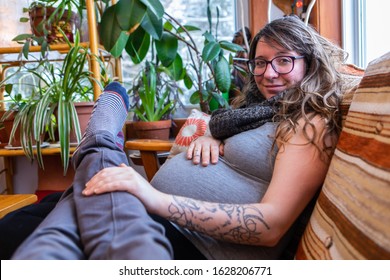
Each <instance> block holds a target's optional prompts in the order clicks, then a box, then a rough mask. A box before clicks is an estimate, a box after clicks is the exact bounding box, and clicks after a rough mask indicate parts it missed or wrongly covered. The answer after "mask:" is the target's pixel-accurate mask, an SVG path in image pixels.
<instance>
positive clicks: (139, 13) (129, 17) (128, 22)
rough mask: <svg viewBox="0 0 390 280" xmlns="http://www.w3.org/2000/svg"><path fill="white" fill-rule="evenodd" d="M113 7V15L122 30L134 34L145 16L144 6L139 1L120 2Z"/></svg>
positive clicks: (125, 0)
mask: <svg viewBox="0 0 390 280" xmlns="http://www.w3.org/2000/svg"><path fill="white" fill-rule="evenodd" d="M114 6H115V15H116V19H117V21H118V24H119V26H120V27H121V29H122V30H124V31H127V32H129V33H130V34H131V33H132V32H134V31H135V30H136V29H137V28H138V26H139V25H140V24H141V21H142V19H143V17H144V16H145V14H146V6H145V4H143V3H142V2H141V1H140V0H121V1H119V2H118V3H117V4H116V5H114Z"/></svg>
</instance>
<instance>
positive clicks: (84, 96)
mask: <svg viewBox="0 0 390 280" xmlns="http://www.w3.org/2000/svg"><path fill="white" fill-rule="evenodd" d="M67 43H68V44H69V51H68V52H67V54H66V55H65V57H64V58H63V62H61V63H58V64H55V63H51V62H50V61H46V60H43V61H41V62H40V63H39V65H38V66H36V67H31V68H26V67H21V68H20V70H19V71H24V72H25V73H28V74H30V75H33V76H34V77H35V78H36V82H35V84H34V85H32V86H33V91H32V94H31V95H30V96H29V97H28V98H27V99H26V100H25V102H24V103H23V104H22V105H23V106H18V108H15V106H13V107H12V109H13V110H9V111H8V112H7V113H11V112H12V111H15V109H18V110H17V111H16V114H15V121H14V124H13V130H12V133H11V136H10V139H12V137H13V136H14V134H15V132H16V130H17V128H18V127H19V125H20V136H21V146H22V148H23V150H24V152H25V154H26V155H27V156H28V157H29V158H30V159H34V153H33V146H36V150H37V153H36V154H37V156H36V158H37V161H38V163H39V165H40V166H41V167H44V166H43V160H42V154H41V147H42V144H43V142H44V140H45V136H46V135H47V134H48V137H49V140H51V141H53V140H54V139H55V131H57V132H58V139H59V145H60V150H61V152H60V153H61V160H62V164H63V167H64V174H65V173H66V170H67V168H68V166H69V151H70V145H71V142H70V136H71V133H72V131H74V133H75V135H76V139H77V142H79V141H80V139H81V131H80V123H79V118H78V116H77V112H76V106H75V104H76V103H77V102H78V101H91V102H90V103H91V110H92V106H93V102H92V101H93V87H92V82H93V81H95V80H93V78H92V75H91V72H90V71H89V70H88V68H87V67H88V62H89V61H90V60H91V59H95V60H97V61H99V62H100V66H101V69H102V70H103V71H105V66H104V64H103V63H102V62H101V60H100V58H99V57H93V58H91V54H90V53H89V52H88V49H86V48H85V47H83V46H81V45H80V37H79V34H78V33H77V34H76V36H75V43H74V44H73V45H72V44H71V43H70V42H69V41H67ZM103 80H104V79H103ZM96 82H98V81H96ZM98 83H99V85H100V87H101V88H103V86H102V85H101V84H100V82H98ZM5 87H8V88H10V86H9V84H5ZM9 94H11V91H9ZM4 116H6V115H4ZM4 116H3V118H5V117H4Z"/></svg>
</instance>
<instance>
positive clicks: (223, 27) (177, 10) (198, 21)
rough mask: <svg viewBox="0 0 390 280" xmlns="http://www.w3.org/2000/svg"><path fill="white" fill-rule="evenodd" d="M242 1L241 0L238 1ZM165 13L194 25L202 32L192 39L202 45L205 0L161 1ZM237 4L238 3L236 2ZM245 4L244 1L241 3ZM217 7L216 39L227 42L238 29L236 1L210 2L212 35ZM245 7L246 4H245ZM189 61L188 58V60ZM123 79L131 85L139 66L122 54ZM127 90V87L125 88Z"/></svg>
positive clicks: (185, 100)
mask: <svg viewBox="0 0 390 280" xmlns="http://www.w3.org/2000/svg"><path fill="white" fill-rule="evenodd" d="M240 1H242V0H240ZM161 2H162V3H163V5H164V9H165V11H166V12H167V13H168V14H169V15H172V16H173V17H175V19H177V20H178V21H179V22H180V23H181V24H187V25H194V26H197V27H199V28H200V29H201V30H202V31H199V32H196V33H192V34H193V37H194V39H195V40H196V41H197V42H199V44H203V40H204V38H203V36H202V34H203V32H204V31H206V30H208V29H209V23H208V19H207V1H206V0H161ZM237 2H238V1H237ZM242 2H246V0H244V1H242ZM217 7H218V8H219V24H218V39H219V40H222V39H223V40H228V41H231V40H232V39H233V35H234V33H235V31H236V30H237V29H238V27H237V24H236V22H237V20H236V14H235V11H236V0H211V1H210V9H211V13H212V23H213V33H215V28H216V23H217ZM246 7H247V4H246ZM246 18H247V16H246ZM182 53H183V55H182V58H183V59H186V55H185V53H186V47H185V46H183V50H182ZM188 59H189V58H188ZM141 64H142V63H141ZM122 66H123V79H124V82H125V83H126V84H128V85H131V83H132V79H133V77H134V76H135V73H137V71H138V70H139V69H140V66H141V65H134V64H133V63H132V62H131V61H130V59H129V58H128V56H127V54H126V53H124V54H123V60H122ZM126 87H127V88H129V86H126ZM188 99H189V96H185V97H183V100H182V102H183V103H184V104H189V100H188Z"/></svg>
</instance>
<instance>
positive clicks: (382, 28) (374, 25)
mask: <svg viewBox="0 0 390 280" xmlns="http://www.w3.org/2000/svg"><path fill="white" fill-rule="evenodd" d="M389 11H390V1H388V0H370V1H366V63H367V64H368V63H369V62H370V61H372V60H373V59H375V58H377V57H379V56H381V55H383V54H385V53H387V52H388V51H389V50H390V36H389V35H388V34H389V31H388V30H387V29H388V28H389V27H390V17H389ZM386 30H387V31H386Z"/></svg>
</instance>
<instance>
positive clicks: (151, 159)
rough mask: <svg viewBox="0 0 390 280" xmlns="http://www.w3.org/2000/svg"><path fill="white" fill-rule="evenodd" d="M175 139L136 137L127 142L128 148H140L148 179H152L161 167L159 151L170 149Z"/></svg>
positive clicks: (126, 146)
mask: <svg viewBox="0 0 390 280" xmlns="http://www.w3.org/2000/svg"><path fill="white" fill-rule="evenodd" d="M172 145H173V141H169V140H168V141H166V140H157V139H134V140H128V141H126V143H125V148H126V149H127V150H138V151H140V154H141V160H142V164H143V166H144V169H145V174H146V177H147V178H148V180H149V181H150V180H152V178H153V176H154V174H156V172H157V170H158V169H159V168H160V163H159V160H158V155H157V153H158V152H163V151H166V152H167V151H170V150H171V148H172Z"/></svg>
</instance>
